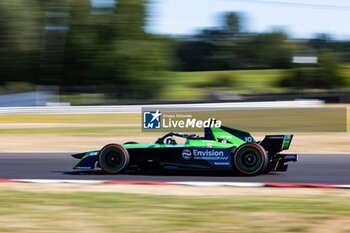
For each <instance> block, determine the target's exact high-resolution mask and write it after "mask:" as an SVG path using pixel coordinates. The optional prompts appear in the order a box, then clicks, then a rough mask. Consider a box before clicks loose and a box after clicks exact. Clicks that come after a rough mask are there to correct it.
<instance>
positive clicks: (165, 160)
mask: <svg viewBox="0 0 350 233" xmlns="http://www.w3.org/2000/svg"><path fill="white" fill-rule="evenodd" d="M177 138H182V139H183V141H185V142H184V143H183V144H178V143H177V141H176V139H177ZM292 138H293V135H290V134H286V135H267V136H265V138H264V139H263V140H261V141H255V140H254V138H253V137H252V136H251V135H250V133H248V132H245V131H241V130H237V129H233V128H229V127H225V126H221V127H210V128H205V130H204V136H202V137H201V136H199V135H196V134H190V135H188V134H181V133H173V132H171V133H167V134H165V135H164V136H162V137H160V138H158V140H157V141H156V142H155V143H151V144H138V143H136V142H129V143H125V144H123V145H120V144H109V145H106V146H105V147H103V148H102V149H100V150H94V151H89V152H84V153H79V154H73V155H72V156H73V157H74V158H76V159H79V162H78V163H77V164H76V165H75V166H74V167H73V168H74V169H81V170H87V169H88V170H90V169H95V168H101V169H102V170H103V171H105V172H107V173H113V174H119V173H122V172H124V171H143V170H148V169H156V170H181V171H183V170H190V171H193V170H203V171H210V170H215V171H235V172H238V173H239V174H243V175H258V174H261V173H264V172H268V171H286V170H287V167H288V165H287V164H286V163H287V162H291V161H293V162H296V161H297V155H296V154H281V153H280V152H281V151H283V150H288V149H289V146H290V144H291V141H292Z"/></svg>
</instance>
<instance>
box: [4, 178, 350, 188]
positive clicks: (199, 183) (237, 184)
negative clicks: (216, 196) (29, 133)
mask: <svg viewBox="0 0 350 233" xmlns="http://www.w3.org/2000/svg"><path fill="white" fill-rule="evenodd" d="M0 182H1V183H39V184H59V183H70V184H133V185H185V186H197V187H218V186H226V187H274V188H330V189H350V185H344V184H343V185H340V184H299V183H294V184H293V183H263V182H261V183H255V182H205V181H184V182H167V181H118V180H60V179H3V180H0Z"/></svg>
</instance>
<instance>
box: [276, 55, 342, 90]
mask: <svg viewBox="0 0 350 233" xmlns="http://www.w3.org/2000/svg"><path fill="white" fill-rule="evenodd" d="M319 63H320V67H318V68H295V69H293V70H291V71H289V73H288V74H286V75H285V76H283V77H282V78H281V81H280V86H282V87H289V88H295V89H315V88H319V89H332V88H337V87H342V86H343V85H345V84H346V83H345V80H344V79H343V77H342V76H341V75H340V72H339V66H338V62H337V59H336V56H335V54H334V53H330V52H326V53H323V54H321V55H320V58H319Z"/></svg>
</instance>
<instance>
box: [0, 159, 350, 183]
mask: <svg viewBox="0 0 350 233" xmlns="http://www.w3.org/2000/svg"><path fill="white" fill-rule="evenodd" d="M0 161H1V164H0V179H1V180H2V181H5V182H9V181H8V180H9V179H10V180H13V179H17V181H18V179H20V180H21V181H22V182H23V181H25V182H39V183H40V180H41V183H54V182H72V183H79V182H80V183H84V182H85V183H86V184H96V183H107V184H108V183H116V184H180V185H192V186H235V187H237V186H238V187H250V186H251V187H261V186H262V185H261V184H264V186H279V185H273V184H287V186H283V185H280V186H281V187H288V186H289V187H298V186H300V187H304V185H300V184H321V186H320V187H322V185H323V187H324V188H333V185H341V186H340V187H343V188H350V186H349V185H350V169H349V167H350V154H300V155H299V161H298V162H296V163H290V165H289V168H288V171H287V172H278V173H277V172H272V173H268V174H263V175H259V176H255V177H244V176H232V174H222V173H220V174H218V173H210V174H208V173H162V174H133V173H129V174H128V173H127V174H120V175H109V174H104V173H102V172H100V171H96V172H78V171H74V170H72V167H73V166H74V164H75V163H76V161H77V160H76V159H74V158H72V157H71V156H70V154H69V153H0ZM33 179H34V180H33ZM106 181H108V182H106ZM140 181H141V182H140ZM266 184H270V185H266ZM288 184H289V185H288ZM295 184H297V185H295ZM306 187H315V186H313V185H306Z"/></svg>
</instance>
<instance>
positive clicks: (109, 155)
mask: <svg viewBox="0 0 350 233" xmlns="http://www.w3.org/2000/svg"><path fill="white" fill-rule="evenodd" d="M129 161H130V157H129V153H128V151H127V150H126V149H125V148H124V147H123V146H121V145H118V144H109V145H107V146H105V147H103V148H102V150H101V151H100V153H99V156H98V162H99V165H100V166H101V168H102V170H103V171H105V172H107V173H111V174H117V173H121V172H122V171H123V170H124V169H125V168H126V167H127V166H128V164H129Z"/></svg>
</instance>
